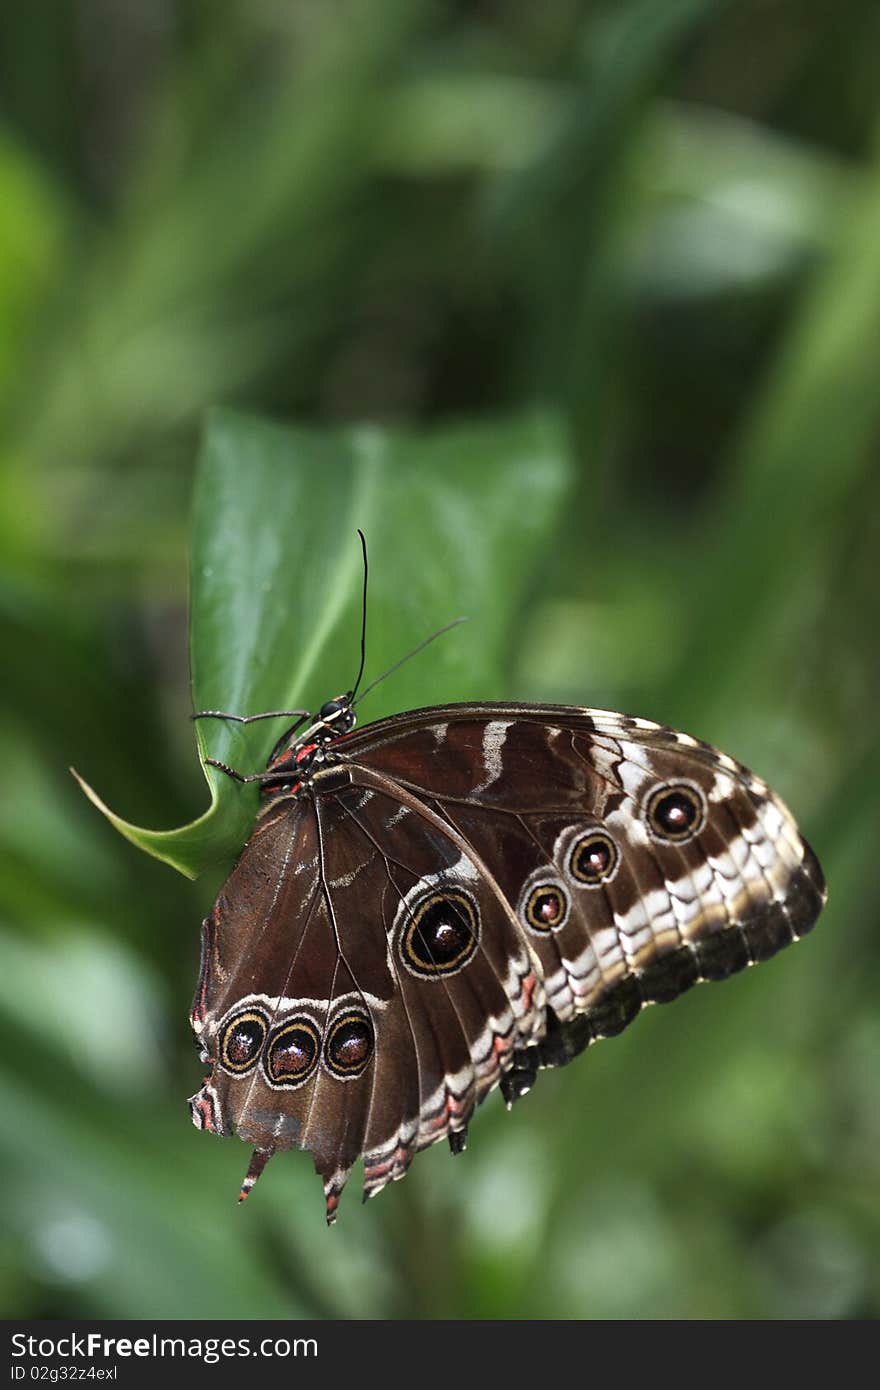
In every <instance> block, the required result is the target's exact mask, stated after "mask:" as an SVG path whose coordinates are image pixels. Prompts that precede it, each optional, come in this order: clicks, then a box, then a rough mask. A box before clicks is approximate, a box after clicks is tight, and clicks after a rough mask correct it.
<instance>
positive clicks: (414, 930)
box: [402, 892, 480, 979]
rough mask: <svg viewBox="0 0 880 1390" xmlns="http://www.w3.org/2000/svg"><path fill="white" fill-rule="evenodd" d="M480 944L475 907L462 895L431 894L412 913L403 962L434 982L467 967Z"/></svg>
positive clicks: (404, 940) (416, 972)
mask: <svg viewBox="0 0 880 1390" xmlns="http://www.w3.org/2000/svg"><path fill="white" fill-rule="evenodd" d="M479 940H480V923H479V916H478V913H477V908H476V904H475V903H473V902H472V901H471V899H470V898H469V897H468V896H467V895H466V894H465V893H462V892H450V893H432V894H431V895H430V896H429V897H427V898H423V899H422V901H421V902H420V903H419V904H418V905H417V906H416V907H415V908H414V909H413V912H412V916H411V917H410V919H409V922H408V923H407V926H406V928H405V930H404V933H403V940H402V947H403V959H404V964H405V965H406V966H407V968H408V969H409V970H411V971H413V972H414V973H415V974H416V975H425V976H427V977H428V978H429V979H434V978H436V977H437V976H438V975H451V974H453V973H454V972H455V971H456V970H461V968H462V966H464V965H467V963H468V961H469V960H470V959H471V957H472V956H473V954H474V952H475V951H476V949H477V945H478V944H479Z"/></svg>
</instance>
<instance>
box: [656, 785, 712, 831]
mask: <svg viewBox="0 0 880 1390" xmlns="http://www.w3.org/2000/svg"><path fill="white" fill-rule="evenodd" d="M647 817H648V825H649V827H650V829H651V830H652V832H653V833H654V835H655V836H656V837H657V839H658V840H670V841H673V842H674V843H678V842H680V841H682V840H690V839H692V838H693V836H694V835H696V834H698V833H699V831H701V830H702V828H703V825H704V823H705V820H706V805H705V802H704V800H703V797H702V795H701V793H700V792H698V791H697V789H696V787H692V786H691V785H690V784H689V783H688V782H676V783H674V784H672V785H666V786H663V787H658V788H657V790H656V791H655V792H653V793H652V795H651V797H650V798H649V800H648V806H647Z"/></svg>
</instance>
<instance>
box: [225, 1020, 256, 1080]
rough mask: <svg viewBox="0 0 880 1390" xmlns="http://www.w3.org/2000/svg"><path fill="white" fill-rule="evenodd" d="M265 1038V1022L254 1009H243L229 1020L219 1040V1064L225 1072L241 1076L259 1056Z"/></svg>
mask: <svg viewBox="0 0 880 1390" xmlns="http://www.w3.org/2000/svg"><path fill="white" fill-rule="evenodd" d="M265 1038H266V1020H265V1018H264V1017H263V1015H262V1014H261V1013H258V1012H257V1010H256V1009H245V1010H244V1011H243V1012H242V1013H240V1014H236V1015H235V1017H234V1018H231V1019H230V1020H229V1022H228V1023H227V1024H226V1027H225V1028H224V1029H223V1033H222V1035H221V1038H220V1062H221V1065H222V1066H224V1067H225V1068H226V1070H227V1071H231V1072H233V1073H234V1074H235V1075H236V1076H243V1075H244V1073H245V1072H247V1071H250V1069H251V1067H252V1066H253V1065H254V1063H255V1062H256V1060H257V1058H258V1057H259V1055H260V1050H261V1048H262V1046H263V1043H264V1041H265Z"/></svg>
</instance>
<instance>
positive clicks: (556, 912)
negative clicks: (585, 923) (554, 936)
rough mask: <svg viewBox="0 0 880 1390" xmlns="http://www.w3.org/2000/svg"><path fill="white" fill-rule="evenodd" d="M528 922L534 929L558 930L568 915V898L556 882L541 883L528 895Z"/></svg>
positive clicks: (526, 908) (541, 930)
mask: <svg viewBox="0 0 880 1390" xmlns="http://www.w3.org/2000/svg"><path fill="white" fill-rule="evenodd" d="M525 914H526V922H527V923H528V925H529V926H530V927H531V928H532V930H533V931H538V932H548V931H558V930H559V928H560V927H561V926H564V925H565V920H566V918H567V916H568V898H567V897H566V895H565V893H564V892H563V890H562V889H561V888H560V887H559V886H558V884H555V883H539V884H538V885H537V887H535V888H533V889H532V891H531V893H530V894H529V896H528V900H527V902H526V906H525Z"/></svg>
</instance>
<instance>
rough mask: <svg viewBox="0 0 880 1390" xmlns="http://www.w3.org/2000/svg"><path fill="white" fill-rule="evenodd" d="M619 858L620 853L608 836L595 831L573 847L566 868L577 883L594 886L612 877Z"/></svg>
mask: <svg viewBox="0 0 880 1390" xmlns="http://www.w3.org/2000/svg"><path fill="white" fill-rule="evenodd" d="M619 858H620V852H619V850H618V848H617V845H616V844H615V843H614V841H613V840H612V839H611V837H610V835H605V834H604V833H603V832H600V831H595V832H593V833H591V834H589V835H584V836H583V837H582V839H580V840H578V841H576V843H575V844H574V845H573V847H572V851H571V854H570V855H569V860H568V868H569V872H570V873H571V876H572V878H576V879H577V881H578V883H587V884H591V885H595V884H597V883H604V882H606V880H607V879H609V878H611V877H612V875H613V874H614V871H615V869H616V868H617V862H618V860H619Z"/></svg>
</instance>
